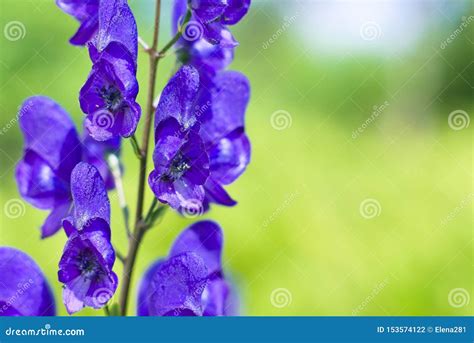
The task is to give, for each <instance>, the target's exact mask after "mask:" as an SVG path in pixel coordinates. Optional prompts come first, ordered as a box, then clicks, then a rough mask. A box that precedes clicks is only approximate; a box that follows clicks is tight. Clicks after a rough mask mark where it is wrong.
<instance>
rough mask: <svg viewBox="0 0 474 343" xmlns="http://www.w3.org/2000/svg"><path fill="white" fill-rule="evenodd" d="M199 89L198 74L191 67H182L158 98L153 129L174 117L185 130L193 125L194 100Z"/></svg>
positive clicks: (194, 119)
mask: <svg viewBox="0 0 474 343" xmlns="http://www.w3.org/2000/svg"><path fill="white" fill-rule="evenodd" d="M198 89H199V74H198V72H197V70H196V69H195V68H194V67H192V66H183V67H181V69H179V70H178V72H177V73H176V74H175V75H174V76H173V77H172V78H171V79H170V81H169V82H168V84H167V85H166V87H165V88H164V89H163V92H162V93H161V96H160V101H159V103H158V107H157V109H156V116H155V127H156V126H157V125H158V124H159V123H160V122H161V121H162V120H164V119H166V118H169V117H174V118H175V119H176V120H177V121H178V122H179V123H180V124H181V125H182V126H183V127H184V128H185V129H187V128H188V127H190V126H192V125H194V123H195V121H196V118H195V115H194V107H193V106H194V100H195V98H196V94H197V92H198Z"/></svg>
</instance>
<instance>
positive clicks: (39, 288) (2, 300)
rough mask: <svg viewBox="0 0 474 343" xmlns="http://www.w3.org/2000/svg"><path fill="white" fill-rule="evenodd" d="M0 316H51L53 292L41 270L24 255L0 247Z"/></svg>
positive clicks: (53, 304)
mask: <svg viewBox="0 0 474 343" xmlns="http://www.w3.org/2000/svg"><path fill="white" fill-rule="evenodd" d="M0 275H1V276H2V277H1V281H0V316H54V315H55V314H56V306H55V303H54V298H53V294H52V293H51V289H50V287H49V285H48V282H47V280H46V278H45V277H44V275H43V273H42V271H41V269H40V268H39V267H38V265H37V264H36V263H35V261H33V260H32V259H31V258H30V257H29V256H28V255H26V254H25V253H24V252H21V251H19V250H17V249H14V248H10V247H0Z"/></svg>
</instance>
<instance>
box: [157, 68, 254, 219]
mask: <svg viewBox="0 0 474 343" xmlns="http://www.w3.org/2000/svg"><path fill="white" fill-rule="evenodd" d="M199 79H200V77H199V74H198V72H197V71H196V69H195V68H194V67H192V66H184V67H182V68H181V69H180V70H179V71H178V72H177V73H176V75H175V76H174V77H173V78H172V79H171V80H170V81H169V83H168V85H167V86H166V87H165V89H164V90H163V93H162V95H161V98H160V102H159V104H158V108H157V111H156V120H155V123H156V125H157V126H156V129H155V143H156V148H155V153H154V158H153V161H154V164H155V170H154V171H153V172H152V173H151V174H150V178H149V184H150V187H151V188H152V190H153V191H154V193H155V195H156V197H157V198H158V200H160V201H162V202H165V203H169V204H170V205H171V206H172V207H173V208H175V209H178V210H180V211H181V212H183V211H184V212H185V213H186V212H189V211H191V212H196V211H197V212H203V210H204V209H207V207H208V205H209V203H210V202H215V203H218V204H221V205H225V206H232V205H234V204H235V203H236V202H235V201H234V200H233V199H232V198H231V197H230V196H229V195H228V194H227V192H226V191H225V190H224V188H223V186H224V185H228V184H230V183H232V182H234V181H235V180H236V179H237V177H239V176H240V175H241V174H242V173H243V172H244V170H245V168H246V167H247V165H248V163H249V161H250V142H249V140H248V138H247V136H246V134H245V130H244V115H245V110H246V108H247V104H248V100H249V95H250V87H249V84H248V80H247V79H246V78H245V77H244V76H243V75H242V74H240V73H238V72H232V71H226V72H220V73H218V74H217V75H216V76H214V77H213V78H211V79H205V78H203V82H200V81H199ZM176 171H179V172H176ZM170 175H171V176H174V177H172V178H170V177H169V176H170ZM176 181H178V184H176V183H175V182H176Z"/></svg>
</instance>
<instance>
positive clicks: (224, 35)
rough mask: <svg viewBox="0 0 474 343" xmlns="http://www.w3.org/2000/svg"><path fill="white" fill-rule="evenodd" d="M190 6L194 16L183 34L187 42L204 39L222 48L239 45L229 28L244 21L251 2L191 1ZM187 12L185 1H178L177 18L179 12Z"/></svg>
mask: <svg viewBox="0 0 474 343" xmlns="http://www.w3.org/2000/svg"><path fill="white" fill-rule="evenodd" d="M188 6H189V8H190V9H191V13H192V16H191V19H190V21H189V22H188V23H187V24H186V26H185V30H184V33H183V38H184V39H185V40H188V41H195V40H197V39H198V38H201V37H202V38H204V39H205V40H206V41H208V42H209V43H211V44H214V45H216V44H218V45H220V46H221V47H234V46H236V45H237V42H236V41H235V39H234V38H233V37H232V34H231V33H230V31H229V30H228V28H227V26H228V25H234V24H237V23H238V22H239V21H240V19H242V17H243V16H244V15H245V14H246V13H247V11H248V9H249V7H250V0H190V1H188ZM185 10H186V9H185V0H177V1H176V2H175V9H174V11H175V18H176V13H177V11H179V12H185ZM182 14H183V13H182ZM182 14H181V18H183V16H182ZM179 22H181V20H180V21H179Z"/></svg>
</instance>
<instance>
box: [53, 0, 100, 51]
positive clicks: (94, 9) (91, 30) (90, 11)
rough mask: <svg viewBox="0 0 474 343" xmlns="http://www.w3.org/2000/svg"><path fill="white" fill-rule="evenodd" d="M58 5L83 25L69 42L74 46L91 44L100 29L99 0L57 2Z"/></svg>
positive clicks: (62, 0) (61, 0) (64, 0)
mask: <svg viewBox="0 0 474 343" xmlns="http://www.w3.org/2000/svg"><path fill="white" fill-rule="evenodd" d="M56 4H57V5H58V6H59V8H61V9H62V10H63V11H64V12H66V13H67V14H69V15H71V16H73V17H74V18H76V19H77V20H78V21H79V22H80V23H81V25H80V26H79V29H78V30H77V32H76V33H75V34H74V36H72V37H71V39H70V40H69V42H70V43H71V44H74V45H85V44H86V43H87V42H89V41H90V40H91V38H92V37H93V36H94V34H95V33H96V32H97V29H98V27H99V0H56Z"/></svg>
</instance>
